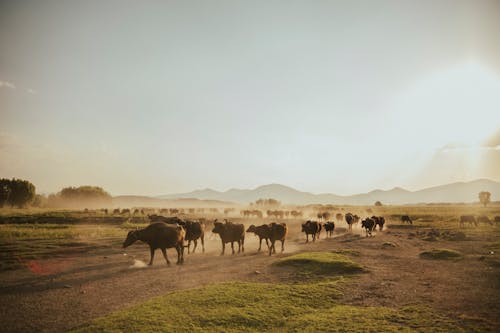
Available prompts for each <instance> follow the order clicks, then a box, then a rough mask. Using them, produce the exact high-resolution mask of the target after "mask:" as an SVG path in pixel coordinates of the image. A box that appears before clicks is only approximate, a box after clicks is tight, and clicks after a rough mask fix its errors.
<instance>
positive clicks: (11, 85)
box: [0, 81, 16, 89]
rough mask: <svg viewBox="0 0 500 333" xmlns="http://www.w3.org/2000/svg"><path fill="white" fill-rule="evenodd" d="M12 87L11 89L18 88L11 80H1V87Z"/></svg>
mask: <svg viewBox="0 0 500 333" xmlns="http://www.w3.org/2000/svg"><path fill="white" fill-rule="evenodd" d="M3 87H5V88H10V89H16V85H15V84H14V83H12V82H9V81H0V88H3Z"/></svg>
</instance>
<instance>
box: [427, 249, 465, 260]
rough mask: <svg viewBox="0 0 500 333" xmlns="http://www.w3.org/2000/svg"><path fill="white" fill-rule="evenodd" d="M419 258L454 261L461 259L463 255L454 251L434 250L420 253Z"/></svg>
mask: <svg viewBox="0 0 500 333" xmlns="http://www.w3.org/2000/svg"><path fill="white" fill-rule="evenodd" d="M420 258H422V259H432V260H454V259H462V258H463V255H462V254H461V253H460V252H457V251H454V250H449V249H434V250H431V251H424V252H422V253H420Z"/></svg>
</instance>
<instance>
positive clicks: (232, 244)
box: [231, 241, 234, 254]
mask: <svg viewBox="0 0 500 333" xmlns="http://www.w3.org/2000/svg"><path fill="white" fill-rule="evenodd" d="M231 250H232V251H233V254H234V242H233V241H232V242H231Z"/></svg>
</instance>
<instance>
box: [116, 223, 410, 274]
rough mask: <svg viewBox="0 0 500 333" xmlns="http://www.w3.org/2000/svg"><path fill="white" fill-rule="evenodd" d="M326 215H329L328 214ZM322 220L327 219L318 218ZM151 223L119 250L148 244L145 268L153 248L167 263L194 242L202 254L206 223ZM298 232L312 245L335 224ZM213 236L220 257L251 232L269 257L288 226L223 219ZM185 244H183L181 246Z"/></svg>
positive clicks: (369, 227)
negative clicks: (172, 252)
mask: <svg viewBox="0 0 500 333" xmlns="http://www.w3.org/2000/svg"><path fill="white" fill-rule="evenodd" d="M328 216H329V215H328ZM322 217H327V216H325V215H322ZM148 218H149V220H150V221H151V224H150V225H148V226H147V227H146V228H144V229H140V230H139V229H137V230H134V231H130V232H129V233H128V235H127V238H126V239H125V241H124V242H123V248H126V247H128V246H130V245H132V244H133V243H134V242H136V241H138V240H140V241H143V242H145V243H147V244H148V245H149V248H150V255H151V256H150V261H149V265H152V264H153V259H154V253H155V250H156V249H160V250H161V251H162V253H163V256H164V258H165V260H166V261H167V264H168V265H170V261H169V260H168V257H167V249H169V248H175V249H176V251H177V264H182V263H183V262H184V249H185V248H186V247H187V249H188V254H189V253H191V243H193V249H192V252H193V253H194V252H195V251H196V249H197V246H198V241H200V242H201V247H202V251H203V252H205V228H206V226H207V221H206V220H204V219H202V220H185V219H181V218H179V217H177V216H170V217H166V216H162V215H154V214H153V215H148ZM335 218H336V219H337V222H340V221H341V220H342V218H343V219H345V222H346V224H347V226H348V229H349V230H352V226H353V225H355V224H357V223H359V222H360V220H361V219H360V217H359V216H357V215H353V214H351V213H347V214H345V216H343V215H342V214H337V215H336V216H335ZM401 220H402V221H403V222H409V223H412V221H411V219H410V218H409V217H408V216H407V215H403V216H402V217H401ZM384 224H385V218H384V217H383V216H371V217H367V218H365V219H363V220H361V228H362V229H363V230H364V231H365V232H366V236H367V237H368V236H372V231H374V230H376V228H377V226H378V228H379V231H382V230H383V228H384ZM301 227H302V230H301V231H302V232H304V233H305V236H306V243H308V242H309V236H311V240H312V241H313V242H314V241H316V239H318V238H319V237H320V234H321V231H322V230H323V229H324V230H325V233H326V237H332V236H333V231H334V230H335V222H333V221H326V222H318V221H311V220H308V221H306V222H305V223H303V224H302V225H301ZM211 231H212V233H213V234H217V235H219V237H220V240H221V245H222V249H221V255H224V253H225V250H226V244H228V243H230V244H231V252H232V254H235V253H236V250H235V248H234V245H235V243H236V244H237V245H238V253H241V252H244V251H245V234H246V233H254V234H255V235H256V236H257V237H258V238H259V248H258V250H257V251H259V252H260V251H261V249H262V241H263V240H264V241H265V242H266V246H267V251H268V254H269V255H272V254H273V253H276V248H275V243H276V241H280V242H281V252H283V251H284V250H285V241H286V237H287V235H288V226H287V225H286V223H276V222H273V223H269V224H262V225H258V226H256V225H253V224H252V225H250V226H249V227H248V228H247V229H246V230H245V226H244V225H243V224H239V223H233V222H231V221H228V220H227V219H225V220H224V222H220V221H219V220H217V219H216V220H215V221H213V229H212V230H211ZM185 242H187V245H185Z"/></svg>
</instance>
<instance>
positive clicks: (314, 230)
mask: <svg viewBox="0 0 500 333" xmlns="http://www.w3.org/2000/svg"><path fill="white" fill-rule="evenodd" d="M320 230H321V229H320V224H319V223H318V222H316V221H307V222H306V223H303V224H302V232H305V233H306V243H308V242H309V235H312V239H313V242H314V241H316V235H317V234H318V232H319V231H320Z"/></svg>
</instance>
